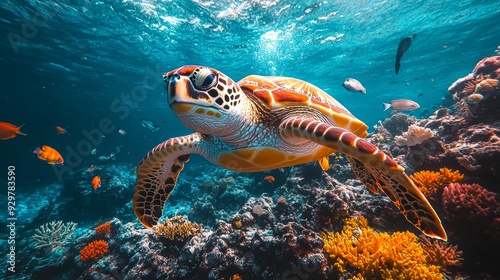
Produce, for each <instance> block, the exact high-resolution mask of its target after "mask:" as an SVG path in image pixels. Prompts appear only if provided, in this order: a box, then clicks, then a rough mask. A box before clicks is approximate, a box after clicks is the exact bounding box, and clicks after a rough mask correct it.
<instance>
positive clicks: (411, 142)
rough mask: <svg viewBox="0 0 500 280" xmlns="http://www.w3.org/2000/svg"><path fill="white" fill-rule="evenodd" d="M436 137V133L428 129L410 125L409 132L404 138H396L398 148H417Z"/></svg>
mask: <svg viewBox="0 0 500 280" xmlns="http://www.w3.org/2000/svg"><path fill="white" fill-rule="evenodd" d="M432 136H434V132H432V130H430V129H428V128H423V127H420V126H416V125H410V126H409V127H408V131H407V132H404V133H403V135H402V136H399V135H398V136H396V137H394V139H395V140H396V145H398V146H415V145H418V144H420V143H422V142H424V141H425V140H427V139H429V138H431V137H432Z"/></svg>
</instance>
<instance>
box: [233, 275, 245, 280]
mask: <svg viewBox="0 0 500 280" xmlns="http://www.w3.org/2000/svg"><path fill="white" fill-rule="evenodd" d="M231 280H243V278H241V276H240V275H239V274H235V275H233V276H231Z"/></svg>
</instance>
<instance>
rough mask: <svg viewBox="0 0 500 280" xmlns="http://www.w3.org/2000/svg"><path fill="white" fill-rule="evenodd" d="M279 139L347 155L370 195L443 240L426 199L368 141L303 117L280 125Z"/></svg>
mask: <svg viewBox="0 0 500 280" xmlns="http://www.w3.org/2000/svg"><path fill="white" fill-rule="evenodd" d="M280 128H281V130H280V134H281V137H282V138H283V139H285V140H287V139H288V140H291V141H293V139H294V138H296V137H298V136H299V137H301V138H305V139H308V140H311V141H313V142H315V143H317V144H320V145H323V146H326V147H329V148H332V149H335V150H337V151H339V152H342V153H344V154H346V155H347V156H348V157H349V161H350V163H351V165H352V166H353V169H354V170H355V173H356V176H358V177H359V178H360V180H361V181H362V182H363V183H365V184H366V185H367V187H368V189H370V190H371V191H372V192H377V189H379V190H382V191H383V192H384V193H385V194H386V195H387V196H388V197H389V198H390V199H391V201H392V202H393V203H394V204H395V205H396V206H397V207H398V208H399V210H400V211H401V212H402V213H403V215H404V216H405V218H406V219H407V220H408V221H409V222H410V223H412V224H413V225H414V226H415V227H417V228H418V229H420V230H421V231H422V232H423V233H424V234H426V235H428V236H431V237H435V238H440V239H443V240H446V239H447V237H446V232H445V231H444V228H443V226H442V224H441V220H440V219H439V217H438V216H437V214H436V212H435V211H434V209H433V208H432V206H431V205H430V204H429V202H428V201H427V199H426V198H425V196H424V195H423V194H422V193H421V192H420V190H418V188H417V187H416V186H415V184H414V183H413V181H412V180H411V179H410V178H409V177H408V176H407V175H406V174H405V172H404V169H403V167H401V166H400V165H399V164H397V163H396V162H395V161H394V160H393V159H392V158H391V157H390V156H388V155H386V154H385V153H383V152H382V151H380V150H379V149H378V148H377V147H376V146H374V145H373V144H371V143H369V142H368V141H366V140H364V139H362V138H359V137H357V136H356V135H355V134H353V133H351V132H349V131H348V130H346V129H343V128H340V127H336V126H332V125H330V124H327V123H324V122H321V121H316V120H311V119H304V118H290V119H288V120H285V121H284V122H283V123H282V124H281V125H280Z"/></svg>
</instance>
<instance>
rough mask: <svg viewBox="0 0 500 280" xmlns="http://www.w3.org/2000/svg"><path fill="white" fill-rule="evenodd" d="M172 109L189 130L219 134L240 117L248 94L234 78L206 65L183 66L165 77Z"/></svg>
mask: <svg viewBox="0 0 500 280" xmlns="http://www.w3.org/2000/svg"><path fill="white" fill-rule="evenodd" d="M163 79H164V82H165V87H166V89H167V98H168V103H169V105H170V108H172V110H173V111H174V113H175V115H176V116H177V118H179V120H180V121H181V122H182V124H184V125H185V126H186V127H188V128H191V129H194V130H196V131H198V132H201V133H207V134H217V132H218V131H220V130H221V129H226V128H227V126H228V125H230V123H231V121H230V120H231V119H233V118H234V116H236V115H238V112H239V110H238V108H239V106H240V103H241V101H242V99H243V98H244V94H243V92H242V90H241V88H240V87H239V86H238V84H236V83H235V82H234V81H233V80H231V78H229V77H227V76H226V75H224V74H223V73H221V72H219V71H217V70H215V69H212V68H208V67H204V66H183V67H180V68H178V69H175V70H172V71H170V72H168V73H166V74H164V75H163Z"/></svg>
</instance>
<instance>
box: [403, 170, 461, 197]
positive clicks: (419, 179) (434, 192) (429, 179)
mask: <svg viewBox="0 0 500 280" xmlns="http://www.w3.org/2000/svg"><path fill="white" fill-rule="evenodd" d="M410 178H411V179H412V180H413V182H415V184H416V185H417V187H418V188H419V189H420V191H421V192H422V193H423V194H424V195H425V196H426V197H428V198H430V199H436V198H437V197H438V196H440V195H441V193H442V191H443V188H444V187H445V186H447V185H448V184H450V183H458V182H460V181H462V179H463V178H464V175H463V174H461V173H460V172H459V171H457V170H456V171H453V170H451V169H449V168H446V167H444V168H440V169H439V172H435V171H430V170H422V171H419V172H415V173H413V174H412V175H410Z"/></svg>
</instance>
